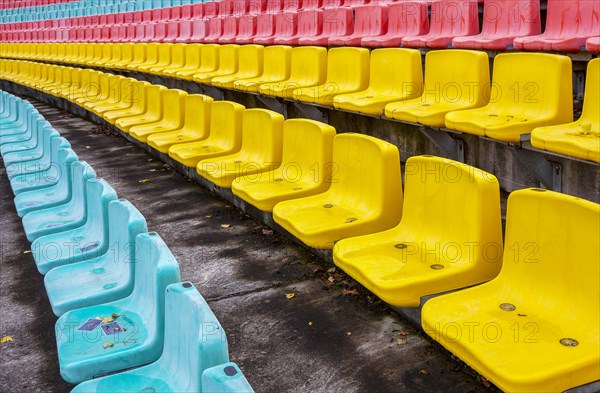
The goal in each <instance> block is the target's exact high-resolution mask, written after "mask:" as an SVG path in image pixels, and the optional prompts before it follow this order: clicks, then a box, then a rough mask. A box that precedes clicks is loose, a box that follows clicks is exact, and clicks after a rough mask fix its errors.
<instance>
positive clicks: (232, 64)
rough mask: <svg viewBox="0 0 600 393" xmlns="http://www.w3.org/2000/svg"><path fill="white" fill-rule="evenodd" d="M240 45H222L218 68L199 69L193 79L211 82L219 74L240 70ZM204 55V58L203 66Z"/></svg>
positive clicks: (199, 81)
mask: <svg viewBox="0 0 600 393" xmlns="http://www.w3.org/2000/svg"><path fill="white" fill-rule="evenodd" d="M239 49H240V46H239V45H221V46H220V48H219V62H218V65H217V68H216V69H214V70H212V71H202V70H199V71H198V72H197V73H195V74H194V75H193V76H192V80H193V81H194V82H198V83H204V84H211V80H212V79H213V78H215V77H217V76H225V75H231V74H234V73H236V72H237V70H238V61H239V57H238V52H239ZM203 67H204V57H203V58H202V68H203Z"/></svg>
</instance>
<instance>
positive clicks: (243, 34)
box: [235, 15, 257, 44]
mask: <svg viewBox="0 0 600 393" xmlns="http://www.w3.org/2000/svg"><path fill="white" fill-rule="evenodd" d="M256 24H257V17H256V16H254V15H243V16H240V20H239V22H238V34H237V36H236V38H235V43H236V44H251V43H252V42H254V37H255V36H256Z"/></svg>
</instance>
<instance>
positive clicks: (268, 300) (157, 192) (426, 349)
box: [0, 102, 495, 393]
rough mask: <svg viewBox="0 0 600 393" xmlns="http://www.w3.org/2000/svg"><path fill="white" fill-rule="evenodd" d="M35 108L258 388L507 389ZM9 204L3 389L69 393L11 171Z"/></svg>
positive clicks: (111, 139)
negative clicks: (144, 228)
mask: <svg viewBox="0 0 600 393" xmlns="http://www.w3.org/2000/svg"><path fill="white" fill-rule="evenodd" d="M34 103H35V104H36V106H37V107H38V109H39V110H40V112H41V113H42V114H43V115H44V116H45V117H46V119H47V120H48V121H50V122H51V123H52V124H53V126H54V127H55V128H56V129H57V130H58V131H59V132H60V133H61V135H63V136H64V137H65V138H67V139H68V140H69V142H70V143H71V144H72V146H73V149H74V150H75V152H76V153H77V154H78V156H79V158H80V159H81V160H85V161H87V162H88V163H90V164H91V165H92V166H93V167H94V169H95V170H96V172H97V173H98V176H99V177H103V178H105V179H106V180H107V181H108V182H109V183H110V184H111V185H112V186H113V187H114V188H115V189H116V190H117V193H118V194H119V197H122V198H126V199H128V200H130V201H131V202H132V203H133V204H134V205H135V206H136V207H137V208H138V209H139V210H140V211H141V212H142V214H143V215H144V216H145V217H146V219H147V221H148V227H149V229H150V230H153V231H157V232H158V233H159V234H160V235H161V237H162V238H163V239H164V240H165V242H166V243H167V244H168V245H169V248H170V249H171V251H172V252H173V254H174V255H175V257H176V258H177V260H178V262H179V264H180V267H181V275H182V279H184V280H189V281H192V282H194V283H195V284H196V285H197V286H198V288H199V289H200V291H201V293H202V294H203V296H204V297H205V298H207V300H208V302H209V304H210V306H211V308H212V309H213V310H214V312H215V314H216V315H217V317H218V318H219V320H220V321H221V323H222V324H223V327H224V328H225V330H226V332H227V333H228V338H229V349H230V357H231V359H232V360H233V361H235V362H237V363H238V364H239V365H240V366H241V368H242V370H243V371H244V373H245V374H246V376H247V378H248V379H249V381H250V383H251V384H252V385H253V387H254V388H255V390H256V391H257V392H274V393H275V392H277V393H280V392H284V391H286V392H287V391H297V392H305V391H311V392H344V393H346V392H402V391H419V392H421V391H423V392H442V391H443V392H483V391H490V390H492V391H493V390H495V388H494V387H493V386H489V384H488V383H487V382H485V381H482V380H481V378H480V377H478V376H477V375H476V374H475V373H474V372H473V371H472V370H470V369H469V368H468V367H466V366H465V365H464V364H462V363H461V362H459V361H458V360H456V359H455V358H453V357H452V356H451V355H450V353H448V352H447V351H445V350H444V349H442V348H441V347H440V346H438V345H437V344H436V343H435V342H433V341H432V340H430V339H429V338H428V337H426V336H424V335H423V334H422V333H421V332H420V331H418V330H416V329H415V328H414V327H413V325H411V324H410V323H408V322H406V321H405V320H403V319H402V318H401V317H400V316H399V315H398V314H396V313H395V312H394V311H393V310H392V309H390V308H389V307H387V306H386V305H384V304H382V303H381V302H380V301H378V300H377V299H376V298H375V297H374V296H373V295H372V294H370V293H369V292H368V291H366V290H364V289H363V288H361V287H360V286H359V285H357V284H356V283H355V282H354V281H353V280H352V279H350V278H349V277H347V276H345V275H344V274H342V273H341V272H339V271H332V270H331V268H332V266H331V265H328V264H327V263H326V262H325V261H324V260H322V259H319V258H317V257H316V256H314V254H311V253H309V252H308V251H306V250H305V249H303V248H301V247H299V246H297V245H296V244H293V243H292V242H290V241H288V240H287V239H285V238H283V237H282V236H280V235H279V234H277V233H276V232H275V233H273V232H272V231H270V230H269V229H268V228H267V227H265V226H264V225H263V224H262V223H261V222H259V221H257V220H255V219H253V218H251V217H249V216H248V215H247V214H245V213H243V212H242V211H240V210H238V209H237V208H236V207H234V206H232V205H231V204H230V203H229V202H226V201H225V200H223V199H220V198H219V197H217V196H215V195H213V194H211V193H210V192H208V191H206V190H205V189H203V188H202V187H200V186H199V185H198V184H196V183H194V182H191V181H189V179H186V178H185V177H183V176H181V175H180V174H178V173H176V172H174V171H173V170H171V169H170V168H168V167H166V166H165V165H164V164H163V163H161V162H158V161H157V160H156V159H154V158H152V157H150V156H149V155H148V154H146V153H145V152H143V151H142V150H140V149H138V148H137V147H135V146H134V145H132V144H131V143H129V142H127V141H125V140H124V139H123V138H121V137H119V136H116V135H113V134H111V133H110V132H108V131H107V130H105V129H102V128H99V127H98V126H96V125H95V124H92V123H89V122H87V121H84V120H82V119H79V118H76V117H74V116H73V115H71V114H67V113H64V112H60V111H58V110H56V109H55V108H51V107H49V106H47V105H45V104H41V103H39V102H34ZM0 203H1V205H0V226H1V227H2V231H1V232H0V242H1V246H2V248H1V250H2V255H1V260H0V280H1V281H0V307H1V308H0V337H3V336H5V335H10V336H12V337H13V341H12V342H8V343H4V344H0V361H1V362H2V363H0V364H1V365H2V367H3V370H2V373H0V391H28V392H30V391H44V392H64V391H68V390H69V385H67V384H65V383H64V382H63V381H62V379H61V378H60V376H59V373H58V360H57V357H56V350H55V346H54V345H55V344H54V332H53V324H54V322H55V321H56V318H55V317H54V316H53V314H52V312H51V310H50V305H49V303H48V300H47V297H46V295H45V291H44V287H43V280H42V277H41V276H40V275H39V274H38V273H37V271H36V269H35V267H34V262H33V260H32V258H31V254H24V252H25V251H26V250H27V249H28V246H29V245H28V243H27V241H26V239H25V236H24V234H23V231H22V228H21V227H20V223H19V219H18V217H17V215H16V213H15V209H14V206H13V205H12V192H11V191H10V187H9V185H8V181H7V179H6V177H5V175H4V169H2V172H0ZM223 225H225V226H227V225H229V227H227V228H225V227H223ZM330 276H331V277H334V278H335V282H334V283H333V284H329V283H328V281H327V278H328V277H330ZM348 291H350V292H348ZM354 291H356V292H354ZM292 293H293V294H294V297H292V298H291V299H288V297H287V296H286V294H292ZM355 293H357V294H355Z"/></svg>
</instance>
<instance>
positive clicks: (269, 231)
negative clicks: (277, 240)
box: [262, 229, 273, 235]
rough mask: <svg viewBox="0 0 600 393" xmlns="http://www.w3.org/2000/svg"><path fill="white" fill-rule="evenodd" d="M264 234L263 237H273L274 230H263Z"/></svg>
mask: <svg viewBox="0 0 600 393" xmlns="http://www.w3.org/2000/svg"><path fill="white" fill-rule="evenodd" d="M262 233H263V235H272V234H273V230H272V229H263V230H262Z"/></svg>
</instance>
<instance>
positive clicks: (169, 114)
mask: <svg viewBox="0 0 600 393" xmlns="http://www.w3.org/2000/svg"><path fill="white" fill-rule="evenodd" d="M187 96H188V93H187V92H185V91H183V90H178V89H167V90H164V91H163V92H161V104H162V108H161V110H160V114H161V116H160V118H159V119H158V120H157V121H154V122H151V123H142V124H139V125H134V126H133V127H131V128H130V129H129V130H128V131H129V135H131V136H132V137H134V138H135V139H137V140H138V141H140V142H146V139H148V137H149V136H150V135H152V134H156V133H161V132H166V131H175V130H177V131H180V130H181V129H182V128H183V121H184V119H185V98H186V97H187Z"/></svg>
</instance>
